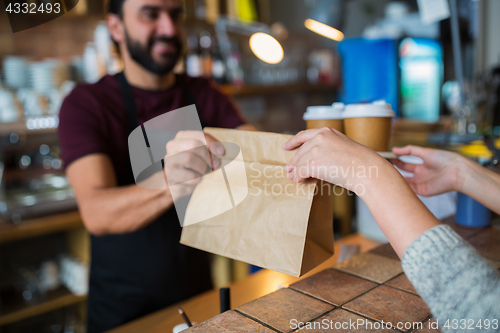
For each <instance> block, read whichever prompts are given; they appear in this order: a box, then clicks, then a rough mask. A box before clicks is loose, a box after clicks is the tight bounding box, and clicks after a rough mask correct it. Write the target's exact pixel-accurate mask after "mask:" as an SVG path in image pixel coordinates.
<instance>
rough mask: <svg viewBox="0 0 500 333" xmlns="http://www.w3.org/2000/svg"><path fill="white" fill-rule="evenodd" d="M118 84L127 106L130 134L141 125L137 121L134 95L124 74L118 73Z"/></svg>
mask: <svg viewBox="0 0 500 333" xmlns="http://www.w3.org/2000/svg"><path fill="white" fill-rule="evenodd" d="M118 83H119V84H120V90H121V92H122V98H123V103H124V104H125V111H126V112H127V126H128V132H129V133H131V132H132V131H133V130H134V129H135V128H136V127H137V126H139V125H140V123H139V120H138V119H137V111H136V110H137V108H136V106H135V100H134V93H133V91H132V87H131V86H130V84H129V83H128V81H127V79H126V78H125V74H124V72H120V73H118Z"/></svg>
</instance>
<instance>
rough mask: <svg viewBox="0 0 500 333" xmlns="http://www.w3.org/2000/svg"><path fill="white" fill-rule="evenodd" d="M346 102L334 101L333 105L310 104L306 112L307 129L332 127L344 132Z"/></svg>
mask: <svg viewBox="0 0 500 333" xmlns="http://www.w3.org/2000/svg"><path fill="white" fill-rule="evenodd" d="M343 111H344V103H333V104H332V105H331V106H329V105H325V106H310V107H308V108H307V111H306V113H304V120H305V121H306V125H307V129H311V128H321V127H331V128H335V129H336V130H338V131H340V132H344V121H343V115H342V113H343Z"/></svg>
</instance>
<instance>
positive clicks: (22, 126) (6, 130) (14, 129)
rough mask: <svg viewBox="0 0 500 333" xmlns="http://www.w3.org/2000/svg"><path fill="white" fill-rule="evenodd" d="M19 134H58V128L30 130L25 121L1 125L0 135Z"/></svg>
mask: <svg viewBox="0 0 500 333" xmlns="http://www.w3.org/2000/svg"><path fill="white" fill-rule="evenodd" d="M19 132H22V133H30V134H42V133H56V132H57V128H55V127H53V128H41V129H28V127H26V122H25V121H24V120H19V121H16V122H13V123H0V135H9V134H11V133H19Z"/></svg>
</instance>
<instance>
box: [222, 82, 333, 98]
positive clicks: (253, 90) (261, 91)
mask: <svg viewBox="0 0 500 333" xmlns="http://www.w3.org/2000/svg"><path fill="white" fill-rule="evenodd" d="M338 87H339V86H338V84H311V83H293V84H283V85H279V84H272V85H242V86H236V85H227V84H226V85H221V90H222V91H223V92H224V93H226V94H228V95H232V96H251V95H268V94H284V93H292V92H322V91H332V92H335V91H336V90H337V89H338Z"/></svg>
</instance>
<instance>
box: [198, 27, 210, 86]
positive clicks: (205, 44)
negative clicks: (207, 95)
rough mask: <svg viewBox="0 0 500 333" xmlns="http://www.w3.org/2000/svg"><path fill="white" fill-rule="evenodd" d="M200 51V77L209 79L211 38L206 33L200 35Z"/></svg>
mask: <svg viewBox="0 0 500 333" xmlns="http://www.w3.org/2000/svg"><path fill="white" fill-rule="evenodd" d="M200 49H201V53H200V61H201V76H203V77H204V78H207V79H209V78H211V77H212V37H211V35H210V33H209V32H208V31H202V32H201V33H200Z"/></svg>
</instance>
